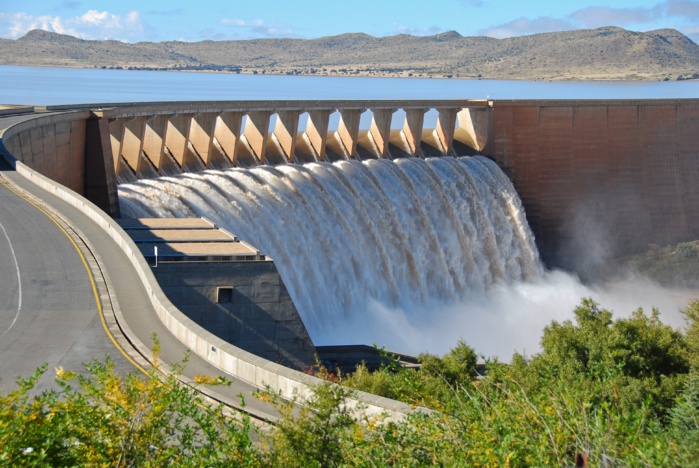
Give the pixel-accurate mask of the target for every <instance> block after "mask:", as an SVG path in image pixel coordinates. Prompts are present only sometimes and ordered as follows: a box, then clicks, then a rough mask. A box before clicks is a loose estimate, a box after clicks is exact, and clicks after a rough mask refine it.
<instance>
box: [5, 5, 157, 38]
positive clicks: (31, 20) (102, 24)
mask: <svg viewBox="0 0 699 468" xmlns="http://www.w3.org/2000/svg"><path fill="white" fill-rule="evenodd" d="M32 29H43V30H45V31H50V32H56V33H59V34H68V35H70V36H75V37H79V38H81V39H115V40H120V41H125V42H128V41H133V40H141V39H142V35H143V31H144V27H143V22H142V21H141V17H140V14H139V13H138V12H137V11H131V12H129V13H127V14H126V15H124V16H120V15H116V14H113V13H110V12H108V11H97V10H88V11H87V12H85V13H84V14H82V15H81V16H74V17H71V18H62V17H61V16H50V15H41V16H33V15H29V14H27V13H0V36H2V37H9V38H11V39H16V38H18V37H21V36H23V35H24V34H26V33H27V32H28V31H31V30H32Z"/></svg>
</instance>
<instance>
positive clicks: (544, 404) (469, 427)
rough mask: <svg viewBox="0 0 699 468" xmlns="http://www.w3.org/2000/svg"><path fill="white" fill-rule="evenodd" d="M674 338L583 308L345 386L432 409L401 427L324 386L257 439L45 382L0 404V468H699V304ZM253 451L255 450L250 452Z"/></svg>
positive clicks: (181, 407) (114, 379) (162, 405)
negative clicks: (491, 343) (512, 349)
mask: <svg viewBox="0 0 699 468" xmlns="http://www.w3.org/2000/svg"><path fill="white" fill-rule="evenodd" d="M686 313H687V317H688V328H687V329H686V330H685V331H684V332H679V331H677V330H673V329H672V328H670V327H668V326H666V325H664V324H662V323H661V322H660V321H659V320H658V317H657V313H652V314H650V315H646V314H644V313H643V312H641V311H638V312H636V313H634V314H633V315H632V316H631V317H630V318H627V319H620V320H616V321H614V320H612V316H611V313H609V312H608V311H606V310H604V309H601V308H600V307H599V306H598V305H597V304H595V303H594V302H592V301H589V300H588V301H583V303H582V304H581V305H580V306H579V307H578V308H577V309H576V311H575V321H574V322H564V323H562V324H561V323H555V322H553V323H552V324H551V325H550V326H548V327H547V328H546V330H545V331H544V337H543V339H542V352H541V353H539V354H537V355H535V356H532V357H530V358H528V357H525V356H519V355H516V356H515V357H514V358H513V361H512V364H510V365H505V364H502V363H498V362H491V363H489V364H488V374H487V376H486V377H485V378H482V379H479V378H476V375H475V367H474V366H475V356H476V355H475V353H474V352H473V350H472V349H471V348H469V347H468V346H467V345H466V344H465V343H463V342H459V343H458V344H457V346H456V347H455V348H454V349H453V350H452V351H451V352H450V353H448V354H447V355H446V356H443V357H437V356H433V355H427V354H425V355H421V356H420V359H421V361H422V362H423V367H422V369H421V370H419V371H414V370H409V369H401V368H398V367H397V366H391V365H389V366H387V367H385V368H383V369H380V370H378V371H376V372H373V373H369V372H367V371H366V369H365V368H363V367H361V366H360V367H359V368H358V369H357V372H355V373H354V374H353V375H350V376H344V377H342V380H343V382H344V383H345V384H347V385H352V386H354V387H356V388H359V389H367V390H372V391H374V392H381V393H384V394H386V395H390V396H392V397H396V398H401V399H403V400H404V401H407V402H410V403H414V404H419V405H422V406H429V407H430V408H432V409H433V410H435V411H431V410H426V409H423V410H418V409H416V411H415V412H414V413H413V414H410V415H408V416H407V417H406V418H405V419H404V420H403V421H398V422H396V421H389V420H387V419H384V418H381V417H367V416H364V415H361V412H356V411H355V410H354V409H352V408H353V406H352V405H351V404H348V398H350V397H351V396H352V394H353V392H354V391H355V390H352V389H350V388H348V387H342V386H338V385H335V384H334V383H332V382H324V383H322V384H320V385H319V386H318V387H317V388H316V389H315V391H314V393H313V395H312V396H311V398H310V400H309V402H308V404H306V405H304V406H303V407H301V408H299V407H298V406H294V404H293V402H285V401H283V400H281V399H279V398H278V397H276V396H275V395H272V394H266V398H268V399H269V400H270V401H272V402H273V404H274V405H275V406H276V408H277V409H278V411H279V413H280V415H281V421H280V422H279V423H278V424H277V425H276V426H275V428H273V429H272V430H270V431H268V432H264V433H259V434H256V435H255V434H254V432H255V429H254V428H253V427H252V426H251V425H250V423H249V420H246V419H244V420H243V423H235V422H232V421H230V420H228V419H226V417H225V416H224V415H223V413H222V411H221V409H220V408H215V407H207V406H206V405H204V404H203V402H202V401H201V400H200V399H199V398H198V397H196V396H195V395H193V394H192V393H191V391H190V389H189V388H186V387H183V386H182V385H180V384H179V383H178V382H177V381H176V380H175V379H167V380H166V381H165V382H160V381H159V380H157V379H144V378H139V377H135V376H126V377H118V376H117V375H115V374H114V372H113V369H112V366H111V365H110V363H109V362H107V364H100V363H97V362H93V363H91V364H89V365H88V366H87V368H88V371H89V372H88V375H87V376H78V375H76V374H74V373H71V372H65V371H63V370H62V369H58V370H57V375H56V378H57V382H58V383H59V388H60V390H59V391H56V392H45V393H43V394H41V395H38V396H36V397H30V396H29V395H30V391H31V388H32V387H33V385H34V384H35V382H36V379H37V378H38V376H39V374H40V373H41V372H42V371H43V370H44V369H41V370H39V371H37V373H36V374H35V375H34V376H32V377H30V378H28V379H23V380H20V381H19V388H18V390H16V391H14V392H11V393H9V394H8V395H0V465H2V466H161V465H168V464H169V465H176V466H285V467H286V466H289V467H294V466H298V467H301V466H303V467H313V466H317V467H325V466H381V467H389V466H395V467H398V466H400V467H403V466H512V467H514V466H522V467H524V466H546V465H550V466H571V464H572V461H573V459H574V456H575V454H576V453H585V454H588V455H589V457H590V463H591V466H697V464H698V462H697V460H696V459H695V454H696V453H699V366H698V363H699V359H698V357H699V321H698V320H697V318H699V302H695V303H693V304H691V305H690V307H689V308H688V309H687V311H686ZM252 440H260V441H261V442H260V443H258V444H253V443H252Z"/></svg>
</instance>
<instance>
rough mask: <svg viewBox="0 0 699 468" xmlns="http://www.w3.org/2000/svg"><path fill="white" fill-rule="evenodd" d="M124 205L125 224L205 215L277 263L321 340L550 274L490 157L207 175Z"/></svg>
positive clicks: (179, 179) (159, 185) (154, 183)
mask: <svg viewBox="0 0 699 468" xmlns="http://www.w3.org/2000/svg"><path fill="white" fill-rule="evenodd" d="M119 197H120V203H121V211H122V216H125V217H191V216H204V217H206V218H208V219H210V220H212V221H214V222H215V223H217V224H218V225H219V226H221V227H223V228H225V229H227V230H229V231H230V232H232V233H234V234H235V235H236V236H238V237H239V238H240V239H242V240H244V241H246V242H248V243H250V244H252V245H254V246H256V247H257V248H258V249H260V251H261V252H262V253H263V254H265V255H268V256H271V257H272V258H273V259H274V261H275V264H276V266H277V268H278V270H279V272H280V274H281V276H282V278H283V280H284V283H285V284H286V287H287V289H288V290H289V293H290V294H291V297H292V299H293V301H294V303H295V305H296V307H297V309H298V310H299V313H300V314H301V317H302V319H303V321H304V323H305V324H306V326H307V327H308V329H309V332H310V334H311V337H312V338H313V339H314V341H316V340H317V338H318V337H319V336H325V335H328V334H332V329H333V328H334V327H338V326H339V325H340V324H341V323H344V322H345V321H347V320H349V321H355V322H356V323H361V322H362V320H364V319H365V318H367V315H368V314H370V313H371V312H370V311H369V310H370V309H372V308H373V307H375V306H376V304H379V305H380V306H381V307H383V308H386V309H401V310H404V311H408V315H421V314H422V315H424V314H429V313H430V312H429V310H431V309H432V308H433V307H434V305H435V304H451V303H456V302H459V301H464V300H465V299H468V297H469V296H470V295H473V294H479V293H483V292H485V291H486V290H487V289H488V288H489V287H492V286H493V285H496V284H502V283H511V282H518V281H533V280H536V279H537V278H538V277H539V276H540V275H541V274H542V267H541V265H540V263H539V259H538V252H537V250H536V247H535V244H534V240H533V236H532V234H531V232H530V229H529V226H528V225H527V221H526V218H525V215H524V211H523V209H522V205H521V202H520V199H519V197H518V196H517V193H516V192H515V190H514V188H513V187H512V184H511V183H510V181H509V179H508V178H507V177H506V176H505V175H504V174H503V173H502V171H501V170H500V169H499V168H498V167H497V165H496V164H495V163H494V162H492V161H491V160H489V159H487V158H485V157H480V156H477V157H459V158H451V157H440V158H428V159H419V158H405V159H397V160H395V161H389V160H385V159H380V160H368V161H354V160H352V161H340V162H335V163H311V164H305V165H295V164H289V165H281V166H259V167H255V168H252V169H242V168H233V169H227V170H222V171H216V170H207V171H203V172H199V173H189V174H182V175H178V176H168V177H160V178H158V179H144V180H140V181H137V182H134V183H129V184H122V185H120V186H119ZM366 323H369V322H366Z"/></svg>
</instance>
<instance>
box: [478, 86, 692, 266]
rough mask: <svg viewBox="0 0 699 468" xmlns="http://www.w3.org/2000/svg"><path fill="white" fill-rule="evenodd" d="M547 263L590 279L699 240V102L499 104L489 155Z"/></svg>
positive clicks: (494, 114)
mask: <svg viewBox="0 0 699 468" xmlns="http://www.w3.org/2000/svg"><path fill="white" fill-rule="evenodd" d="M483 153H484V154H487V155H488V156H489V157H491V158H493V159H494V160H495V161H496V162H497V163H498V165H499V166H500V167H501V168H502V169H503V170H504V171H505V173H506V174H507V175H508V176H509V177H510V179H511V180H512V182H513V184H514V186H515V188H516V189H517V192H518V193H519V196H520V197H521V199H522V202H523V203H524V206H525V209H526V211H527V220H528V221H529V224H530V226H531V228H532V230H533V232H534V233H535V235H536V238H537V244H538V246H539V249H540V253H541V255H542V258H543V260H544V261H545V263H547V264H548V265H553V266H561V267H564V268H566V269H569V270H573V271H577V272H579V273H582V274H586V273H593V272H594V269H595V267H596V266H597V265H599V264H600V263H601V262H603V261H604V260H607V259H610V258H614V257H619V256H624V255H629V254H633V253H636V252H639V251H641V250H643V249H646V248H647V247H648V246H649V245H650V244H658V245H663V244H670V243H677V242H681V241H688V240H694V239H699V100H696V99H692V100H644V101H579V100H578V101H494V102H493V106H492V113H491V124H490V132H489V141H488V144H487V146H486V147H485V148H484V150H483Z"/></svg>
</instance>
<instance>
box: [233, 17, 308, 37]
mask: <svg viewBox="0 0 699 468" xmlns="http://www.w3.org/2000/svg"><path fill="white" fill-rule="evenodd" d="M221 24H223V25H224V26H226V27H228V28H229V29H228V30H227V31H226V32H225V33H224V34H223V36H225V37H228V38H234V39H250V38H259V37H266V38H271V37H300V35H299V33H298V32H297V31H296V30H295V29H294V28H293V27H291V26H290V25H288V24H284V23H267V22H266V21H265V20H263V19H259V18H255V19H243V18H223V19H222V20H221Z"/></svg>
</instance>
